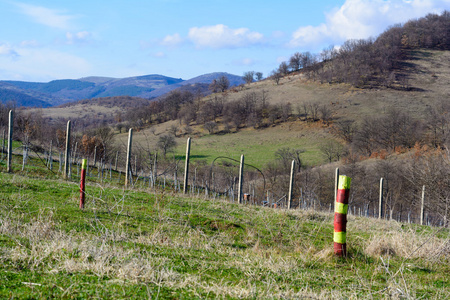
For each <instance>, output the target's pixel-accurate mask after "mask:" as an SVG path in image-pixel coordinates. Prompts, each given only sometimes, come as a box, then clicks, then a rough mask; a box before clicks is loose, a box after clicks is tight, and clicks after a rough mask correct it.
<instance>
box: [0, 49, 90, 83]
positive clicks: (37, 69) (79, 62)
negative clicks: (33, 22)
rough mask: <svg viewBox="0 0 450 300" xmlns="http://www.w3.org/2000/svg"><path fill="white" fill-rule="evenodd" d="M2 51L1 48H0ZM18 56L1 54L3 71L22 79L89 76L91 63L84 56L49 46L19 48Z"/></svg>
mask: <svg viewBox="0 0 450 300" xmlns="http://www.w3.org/2000/svg"><path fill="white" fill-rule="evenodd" d="M0 51H1V50H0ZM14 51H15V52H17V58H16V59H14V60H11V59H9V58H8V57H7V56H2V55H0V66H1V69H2V73H4V74H7V75H8V77H10V78H20V79H21V80H33V81H35V80H40V81H48V80H53V79H58V78H79V77H83V76H87V75H88V74H89V73H90V72H91V71H92V67H91V65H90V64H89V63H88V62H87V61H86V60H85V59H83V58H80V57H78V56H76V55H72V54H69V53H64V52H61V51H57V50H52V49H49V48H17V49H15V50H14Z"/></svg>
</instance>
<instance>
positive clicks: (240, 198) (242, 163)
mask: <svg viewBox="0 0 450 300" xmlns="http://www.w3.org/2000/svg"><path fill="white" fill-rule="evenodd" d="M243 177H244V154H242V155H241V164H240V166H239V188H238V203H242V184H243V183H244V181H243V179H244V178H243Z"/></svg>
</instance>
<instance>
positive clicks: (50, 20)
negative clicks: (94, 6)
mask: <svg viewBox="0 0 450 300" xmlns="http://www.w3.org/2000/svg"><path fill="white" fill-rule="evenodd" d="M16 5H17V7H19V9H20V10H21V12H22V13H23V14H25V15H27V16H30V17H31V18H32V19H33V20H34V21H35V22H36V23H39V24H43V25H45V26H48V27H53V28H58V29H69V28H70V21H72V20H73V19H75V18H76V17H75V16H73V15H68V14H66V13H65V12H63V11H59V10H55V9H50V8H46V7H43V6H36V5H31V4H25V3H16Z"/></svg>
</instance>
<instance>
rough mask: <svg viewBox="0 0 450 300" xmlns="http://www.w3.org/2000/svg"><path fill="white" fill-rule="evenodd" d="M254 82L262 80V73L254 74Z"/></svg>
mask: <svg viewBox="0 0 450 300" xmlns="http://www.w3.org/2000/svg"><path fill="white" fill-rule="evenodd" d="M255 76H256V80H257V81H261V80H262V79H263V73H262V72H256V73H255Z"/></svg>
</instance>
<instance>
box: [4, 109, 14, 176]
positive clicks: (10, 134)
mask: <svg viewBox="0 0 450 300" xmlns="http://www.w3.org/2000/svg"><path fill="white" fill-rule="evenodd" d="M13 127H14V112H13V111H12V110H10V111H9V123H8V159H7V163H6V164H7V167H6V171H7V172H8V173H11V171H12V165H11V159H12V140H13Z"/></svg>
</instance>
